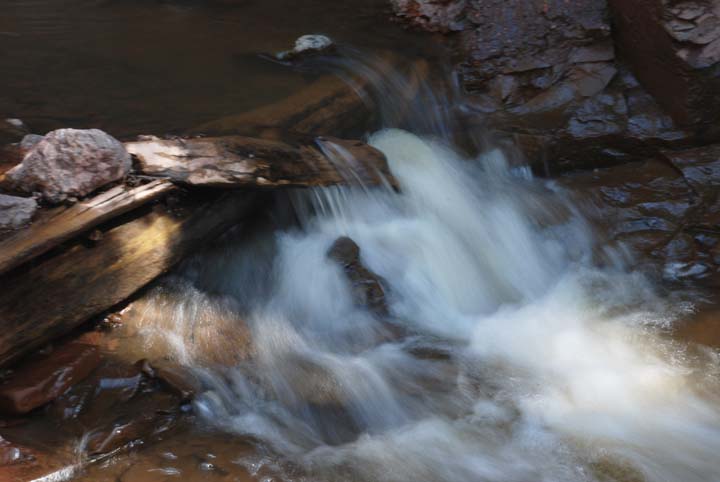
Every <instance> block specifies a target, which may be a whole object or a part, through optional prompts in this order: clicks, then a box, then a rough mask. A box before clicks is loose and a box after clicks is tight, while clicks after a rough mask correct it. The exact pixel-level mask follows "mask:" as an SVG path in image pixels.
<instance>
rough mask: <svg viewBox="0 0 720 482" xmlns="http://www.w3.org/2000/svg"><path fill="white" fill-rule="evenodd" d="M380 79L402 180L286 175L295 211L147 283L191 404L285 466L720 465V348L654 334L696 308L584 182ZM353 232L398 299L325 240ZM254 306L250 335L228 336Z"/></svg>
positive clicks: (301, 473) (368, 469) (689, 476)
mask: <svg viewBox="0 0 720 482" xmlns="http://www.w3.org/2000/svg"><path fill="white" fill-rule="evenodd" d="M361 67H362V68H361V69H360V68H358V64H355V65H354V67H353V70H354V71H355V72H358V71H360V72H362V71H363V70H365V71H366V72H376V71H374V70H372V68H371V66H370V65H368V64H363V65H362V66H361ZM393 75H395V74H393ZM398 75H399V74H398ZM376 77H377V79H376V83H378V82H381V81H382V78H381V77H382V76H380V74H377V75H376ZM383 85H384V87H385V90H384V91H382V98H381V99H380V100H379V101H378V102H377V104H378V105H386V106H389V107H387V108H388V109H395V110H394V111H392V110H391V111H389V112H390V114H388V115H386V116H385V117H384V119H385V126H384V128H383V129H381V130H379V131H377V132H375V133H373V134H371V135H370V136H369V143H370V144H372V145H373V146H375V147H377V148H378V149H380V150H381V151H382V152H384V153H385V155H386V156H387V159H388V162H389V165H390V170H391V171H392V173H393V175H394V177H395V179H396V180H397V183H398V185H399V189H397V190H396V189H393V188H392V187H390V186H385V187H377V188H368V187H365V186H358V185H351V186H347V187H334V188H324V189H315V190H312V191H303V192H299V191H298V192H294V193H293V194H292V197H291V199H292V204H291V205H292V213H293V214H292V216H293V217H295V218H296V219H297V222H296V223H295V224H294V225H290V226H289V227H287V228H285V229H280V230H275V229H265V230H260V231H259V232H258V233H255V234H253V235H252V236H246V237H244V238H242V239H236V240H235V241H230V242H229V243H228V245H227V247H226V248H225V249H224V250H220V251H215V252H213V253H208V254H204V255H201V256H199V257H197V258H196V259H195V260H193V262H191V263H189V264H188V265H187V266H186V267H185V268H184V270H183V271H181V272H179V273H177V274H176V278H175V279H174V280H173V281H171V282H170V283H169V285H170V286H171V288H167V289H166V291H163V293H161V294H157V295H156V297H155V299H156V300H158V302H159V300H160V299H163V300H165V299H166V297H170V298H171V299H174V300H175V301H173V302H171V303H169V305H171V306H169V307H168V310H171V311H172V310H174V311H172V314H171V315H170V321H169V322H168V323H167V324H165V325H163V326H161V327H159V328H157V329H156V331H152V329H148V340H150V341H149V342H151V341H152V340H154V339H155V338H158V337H163V338H164V339H165V340H169V341H168V344H167V347H168V348H167V349H168V350H169V351H170V352H171V353H174V354H175V357H176V359H178V360H179V361H180V362H182V363H184V364H186V365H189V366H192V367H194V368H195V370H196V371H197V373H198V374H199V376H200V377H201V378H202V379H203V381H204V384H205V387H206V390H205V391H204V393H203V394H202V395H200V396H199V397H198V398H197V400H196V401H195V408H196V411H197V413H198V414H199V415H200V418H201V419H202V420H203V421H204V422H205V423H207V424H209V425H211V426H212V427H215V428H217V429H219V430H222V431H227V432H229V433H232V434H237V435H242V436H250V437H252V438H253V439H254V440H256V441H257V442H258V444H259V446H261V447H263V448H264V449H265V450H266V451H267V453H269V454H272V455H273V460H280V461H282V464H286V465H285V467H286V472H287V478H288V480H289V479H301V480H328V481H338V480H353V481H388V482H390V481H393V482H398V481H468V480H476V481H489V482H490V481H491V482H526V481H548V482H550V481H554V482H560V481H567V482H578V481H598V482H603V481H622V482H631V481H632V482H635V481H648V482H709V481H713V480H720V465H719V464H718V462H717V457H718V453H720V403H719V402H720V398H719V396H718V394H719V393H720V391H718V388H719V387H720V385H718V382H717V380H716V377H717V367H718V360H717V355H716V354H715V353H713V352H710V351H708V352H693V351H691V350H690V349H689V348H688V347H686V346H684V345H682V344H680V343H677V342H673V341H672V340H670V339H668V338H667V337H664V336H662V334H661V333H660V331H661V329H663V328H666V327H668V326H671V324H672V323H673V322H674V320H675V319H677V318H678V317H680V316H683V315H684V314H686V313H687V310H688V309H690V307H688V305H687V304H684V303H679V302H677V300H675V299H672V300H671V299H667V298H666V297H664V296H661V295H660V294H658V291H657V290H656V288H655V286H654V285H653V283H652V282H651V280H648V279H647V278H646V277H645V276H644V275H643V274H642V273H638V272H634V271H633V270H632V269H630V268H629V267H628V266H627V265H626V264H625V263H624V262H623V259H624V256H623V253H621V252H615V251H613V250H611V249H609V248H607V247H604V246H600V245H598V243H597V242H596V241H595V239H596V238H595V236H594V233H593V229H592V227H591V226H590V225H589V224H588V223H587V222H586V221H585V220H584V219H583V216H582V212H581V209H579V207H578V206H577V205H575V203H574V202H573V201H572V200H573V197H572V195H571V194H572V193H570V192H568V191H566V190H564V189H562V188H560V187H558V185H557V184H556V183H554V182H552V181H549V180H543V179H537V178H534V177H533V176H532V174H531V173H530V171H529V170H528V169H527V168H525V167H523V166H521V165H517V164H516V163H511V162H509V161H508V160H507V158H506V156H505V155H504V154H503V152H502V151H500V150H486V151H485V152H484V153H483V154H481V155H477V156H474V155H473V156H469V155H467V154H463V153H462V151H461V150H460V149H458V148H456V147H455V146H454V145H453V144H452V139H451V136H450V135H449V134H448V132H449V131H450V130H451V129H450V128H449V124H448V121H446V120H445V118H446V116H447V115H448V113H447V110H446V109H445V108H444V107H438V108H436V107H437V106H443V105H445V106H446V105H447V104H446V103H445V102H446V99H444V98H443V97H442V96H441V95H440V94H437V93H435V94H434V95H433V96H432V98H431V100H432V102H431V104H430V105H427V106H426V107H427V108H426V109H425V110H423V109H422V108H416V107H413V108H412V109H409V112H411V115H412V116H413V118H414V120H415V121H416V122H414V123H413V122H410V123H408V124H406V125H399V123H397V122H395V121H394V120H393V119H394V117H393V115H392V113H393V112H397V109H398V108H399V107H398V104H397V102H394V100H396V99H399V98H402V95H401V94H400V93H399V92H398V89H402V86H403V85H404V84H403V82H402V81H401V78H399V77H397V78H393V79H391V81H389V82H388V83H385V84H383ZM423 88H428V89H429V87H428V86H423ZM405 101H407V99H406V100H405ZM439 111H442V112H439ZM385 113H386V114H387V111H386V112H385ZM422 116H427V118H421V117H422ZM398 127H403V128H404V129H399V128H398ZM330 150H332V149H330ZM340 157H342V156H340ZM278 215H280V214H278ZM342 236H347V237H349V238H351V239H352V240H353V241H354V242H355V243H357V245H358V246H359V248H360V260H361V262H362V264H363V265H364V266H365V267H366V268H367V269H368V270H369V271H370V272H372V273H375V275H377V277H378V279H380V280H382V281H381V282H382V286H383V288H384V292H385V302H386V303H387V313H385V314H382V315H381V314H378V313H377V312H374V311H373V310H370V309H368V307H366V306H362V305H361V304H358V303H357V301H356V299H355V298H354V295H353V289H354V288H353V286H352V283H351V282H350V280H349V279H348V277H347V276H346V275H345V273H344V271H343V269H342V267H341V266H340V265H339V264H338V263H337V262H335V261H334V260H332V259H330V258H329V257H328V255H327V253H328V250H329V249H330V248H331V246H332V245H333V243H334V242H335V241H336V240H337V239H338V238H339V237H342ZM599 257H600V258H602V262H599V261H598V259H599ZM200 319H207V320H208V321H207V322H202V321H198V320H200ZM241 324H242V325H243V326H246V327H247V329H248V330H249V333H250V338H251V340H252V350H251V351H252V353H251V354H250V355H247V356H245V355H243V356H234V355H235V354H234V353H233V351H234V350H236V349H237V350H240V348H239V347H238V346H237V343H239V342H237V341H236V340H235V338H234V337H233V336H232V333H233V331H234V330H235V329H237V326H239V325H241ZM198 325H201V328H202V329H203V330H204V332H205V333H204V335H202V336H203V337H204V338H203V341H202V343H200V342H197V340H195V341H194V342H191V340H189V338H190V335H189V334H188V333H191V332H192V331H193V329H196V328H198ZM228 334H230V335H228ZM196 335H197V334H193V335H192V336H196ZM197 336H200V335H197ZM242 350H246V347H242ZM208 360H210V361H208ZM264 460H266V459H264V458H262V457H258V458H257V459H248V460H245V461H244V463H246V464H247V466H248V467H250V468H252V467H257V466H258V464H262V463H264ZM287 467H290V468H287Z"/></svg>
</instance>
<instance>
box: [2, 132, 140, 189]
mask: <svg viewBox="0 0 720 482" xmlns="http://www.w3.org/2000/svg"><path fill="white" fill-rule="evenodd" d="M34 140H37V139H34ZM131 167H132V163H131V159H130V154H128V152H127V151H126V150H125V147H124V146H123V145H122V143H120V142H119V141H118V140H116V139H115V138H113V137H111V136H110V135H108V134H106V133H105V132H103V131H101V130H98V129H89V130H78V129H59V130H56V131H52V132H50V133H49V134H48V135H46V136H45V137H44V138H43V139H42V140H40V141H37V142H36V143H34V144H33V145H32V147H31V148H30V150H29V151H28V153H27V154H26V155H25V157H24V158H23V161H22V163H20V164H19V165H17V166H15V167H14V168H13V169H11V170H9V171H8V172H7V173H6V175H5V180H4V184H5V185H6V186H7V187H8V188H9V189H12V190H17V191H21V192H27V193H33V192H38V193H40V194H41V195H42V197H43V199H45V200H46V201H48V202H53V203H57V202H61V201H63V200H65V199H67V198H69V197H82V196H85V195H87V194H90V193H91V192H93V191H95V190H96V189H98V188H100V187H102V186H104V185H106V184H108V183H111V182H113V181H117V180H119V179H122V178H123V177H124V176H125V175H126V174H127V173H128V172H129V171H130V168H131Z"/></svg>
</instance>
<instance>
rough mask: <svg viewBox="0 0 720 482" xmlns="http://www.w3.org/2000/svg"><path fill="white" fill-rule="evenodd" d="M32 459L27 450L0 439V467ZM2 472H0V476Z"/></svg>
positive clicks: (30, 453) (31, 454)
mask: <svg viewBox="0 0 720 482" xmlns="http://www.w3.org/2000/svg"><path fill="white" fill-rule="evenodd" d="M32 458H33V453H32V451H31V450H30V449H29V448H26V447H23V446H21V445H18V444H14V443H12V442H10V441H9V440H6V439H4V438H3V437H0V467H2V466H5V465H11V464H17V463H20V462H23V461H26V460H29V459H32ZM1 475H2V472H1V471H0V476H1Z"/></svg>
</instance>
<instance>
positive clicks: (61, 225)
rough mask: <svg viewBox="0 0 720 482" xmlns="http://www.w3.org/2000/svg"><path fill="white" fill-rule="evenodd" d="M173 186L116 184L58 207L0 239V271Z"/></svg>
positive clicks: (145, 201) (169, 184) (163, 182)
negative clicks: (66, 205) (7, 236)
mask: <svg viewBox="0 0 720 482" xmlns="http://www.w3.org/2000/svg"><path fill="white" fill-rule="evenodd" d="M173 189H176V188H175V187H174V186H173V184H172V183H170V182H169V181H166V180H157V181H153V182H150V183H148V184H144V185H142V186H139V187H134V188H132V187H128V186H117V187H114V188H112V189H109V190H108V191H106V192H104V193H102V194H100V195H98V196H95V197H93V198H91V199H88V200H86V201H82V202H79V203H77V204H75V205H73V206H72V207H69V208H58V209H56V210H55V211H54V212H52V213H48V215H47V216H45V217H44V218H43V219H40V220H38V221H37V222H36V223H34V224H32V225H31V226H30V227H28V228H26V229H22V230H20V231H17V232H16V233H14V234H13V235H12V236H11V237H10V238H8V239H5V240H4V241H2V242H0V274H2V273H5V272H7V271H9V270H11V269H13V268H15V267H17V266H20V265H21V264H23V263H26V262H27V261H29V260H30V259H32V258H35V257H36V256H40V255H41V254H44V253H46V252H47V251H50V250H51V249H52V248H55V247H56V246H58V245H59V244H61V243H64V242H65V241H68V240H70V239H72V238H74V237H75V236H78V235H80V234H82V233H84V232H87V231H89V230H91V229H93V228H95V227H96V226H98V225H100V224H102V223H104V222H105V221H108V220H110V219H112V218H115V217H117V216H120V215H122V214H125V213H127V212H129V211H132V210H133V209H136V208H138V207H140V206H142V205H144V204H146V203H149V202H151V201H153V200H155V199H158V198H160V197H161V196H164V195H165V194H167V193H168V192H170V191H171V190H173Z"/></svg>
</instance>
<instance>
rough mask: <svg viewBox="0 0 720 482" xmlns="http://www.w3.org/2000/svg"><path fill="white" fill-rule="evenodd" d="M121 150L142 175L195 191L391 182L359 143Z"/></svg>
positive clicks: (233, 142) (146, 145)
mask: <svg viewBox="0 0 720 482" xmlns="http://www.w3.org/2000/svg"><path fill="white" fill-rule="evenodd" d="M125 147H126V148H127V150H128V151H129V152H130V153H131V154H133V155H134V156H135V157H136V158H137V159H138V161H139V165H140V170H141V171H142V172H143V174H146V175H151V176H160V177H166V178H169V179H171V180H173V181H175V182H180V183H184V184H188V185H193V186H209V187H259V188H269V187H281V186H294V187H311V186H327V185H332V184H345V183H348V184H350V183H361V184H370V185H372V184H380V183H382V182H384V181H385V180H389V179H390V178H391V175H390V172H389V170H388V166H387V160H386V159H385V156H384V154H383V153H382V152H380V151H379V150H377V149H375V148H374V147H372V146H369V145H367V144H365V143H363V142H360V141H351V140H343V139H336V138H330V137H323V138H318V139H316V141H315V144H314V145H312V144H307V145H301V146H297V147H296V146H293V145H290V144H287V143H284V142H280V141H276V140H268V139H257V138H251V137H242V136H225V137H201V138H193V139H169V140H161V139H157V140H150V141H139V142H128V143H126V144H125Z"/></svg>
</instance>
